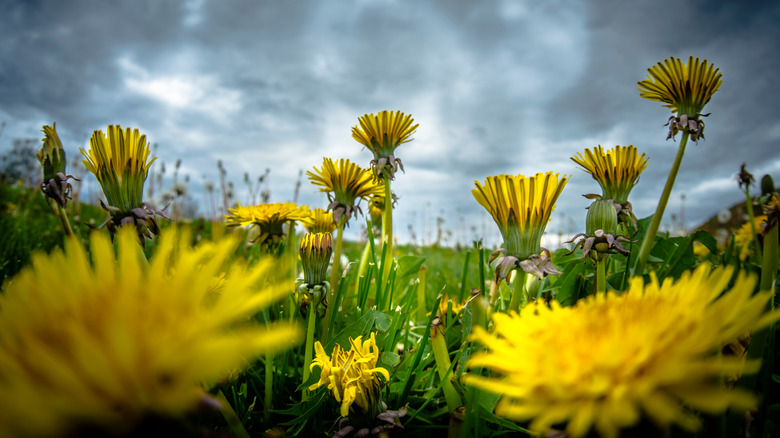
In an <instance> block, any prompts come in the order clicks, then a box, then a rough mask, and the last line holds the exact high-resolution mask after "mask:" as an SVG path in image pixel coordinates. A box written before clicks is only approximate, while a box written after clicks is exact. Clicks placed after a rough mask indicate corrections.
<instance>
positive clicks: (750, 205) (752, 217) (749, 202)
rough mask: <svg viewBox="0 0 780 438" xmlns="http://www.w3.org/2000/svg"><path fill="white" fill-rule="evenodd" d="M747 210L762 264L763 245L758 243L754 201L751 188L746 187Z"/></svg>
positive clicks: (754, 242)
mask: <svg viewBox="0 0 780 438" xmlns="http://www.w3.org/2000/svg"><path fill="white" fill-rule="evenodd" d="M745 197H746V199H745V209H746V210H747V214H748V220H749V221H750V231H752V232H753V245H754V246H755V247H756V259H757V260H758V264H762V261H761V260H762V258H763V257H762V256H761V245H760V244H759V243H758V233H757V232H756V221H755V217H756V216H755V214H754V213H753V200H752V199H750V186H749V185H746V186H745Z"/></svg>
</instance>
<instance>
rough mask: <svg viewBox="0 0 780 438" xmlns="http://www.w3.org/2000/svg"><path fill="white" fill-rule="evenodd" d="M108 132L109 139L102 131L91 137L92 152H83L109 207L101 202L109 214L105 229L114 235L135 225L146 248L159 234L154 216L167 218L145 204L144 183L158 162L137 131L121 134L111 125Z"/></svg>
mask: <svg viewBox="0 0 780 438" xmlns="http://www.w3.org/2000/svg"><path fill="white" fill-rule="evenodd" d="M107 132H108V136H106V135H105V134H103V131H94V132H93V133H92V138H90V140H89V142H90V149H89V151H85V150H84V149H80V150H81V154H82V155H83V156H84V158H86V159H85V160H82V161H83V163H84V165H85V166H86V167H87V169H88V170H89V171H90V172H92V173H93V174H94V175H95V177H96V178H97V180H98V182H99V183H100V187H102V188H103V194H104V195H105V196H106V201H107V202H108V205H106V204H104V203H103V201H102V200H101V201H100V205H101V207H103V208H104V209H105V210H107V211H108V212H109V213H110V216H109V218H108V220H106V222H105V223H104V225H107V226H108V229H109V231H111V233H112V234H114V233H116V230H117V228H118V227H120V226H122V225H133V226H134V227H135V228H136V229H137V231H138V235H139V238H140V241H141V244H143V242H144V239H143V238H144V237H147V238H151V234H155V235H157V234H160V228H159V226H158V225H157V221H156V220H155V216H157V215H159V216H162V217H165V218H168V217H167V216H165V214H164V213H163V212H162V211H159V210H156V209H155V208H154V207H153V206H152V205H151V204H149V203H148V202H143V192H144V182H145V181H146V177H147V175H148V173H149V167H150V166H151V165H152V163H153V162H154V160H156V158H152V159H151V160H149V154H150V153H151V151H150V150H149V144H148V143H147V142H146V135H140V134H139V132H138V130H137V129H133V130H131V129H130V128H127V129H125V130H124V131H122V127H121V126H119V125H109V126H108V128H107ZM168 219H170V218H168ZM101 226H102V225H101Z"/></svg>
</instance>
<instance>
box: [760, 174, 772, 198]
mask: <svg viewBox="0 0 780 438" xmlns="http://www.w3.org/2000/svg"><path fill="white" fill-rule="evenodd" d="M774 191H775V182H774V180H772V175H764V176H763V178H761V194H762V195H769V194H771V193H773V192H774Z"/></svg>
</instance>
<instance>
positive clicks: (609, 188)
mask: <svg viewBox="0 0 780 438" xmlns="http://www.w3.org/2000/svg"><path fill="white" fill-rule="evenodd" d="M571 160H572V161H574V162H575V163H577V164H579V165H580V166H581V167H582V169H583V170H584V171H586V172H588V173H590V175H591V176H592V177H593V179H595V180H596V181H597V182H598V183H599V185H600V186H601V190H602V195H601V198H602V199H611V200H612V201H614V203H615V207H616V208H617V209H618V216H619V217H621V218H623V217H629V218H631V215H632V214H633V213H632V212H631V203H630V202H628V195H629V194H630V193H631V189H633V188H634V186H635V185H636V184H637V182H639V175H641V174H642V172H643V171H644V170H645V169H646V168H647V163H648V158H646V157H645V154H644V153H642V155H639V152H638V151H637V148H635V147H634V146H615V147H614V148H612V149H609V150H606V151H605V150H604V148H602V147H601V145H599V146H598V147H597V148H593V149H585V154H584V155H583V154H582V153H580V152H578V153H577V155H575V156H573V157H571ZM635 221H636V219H634V222H635Z"/></svg>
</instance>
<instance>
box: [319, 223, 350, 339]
mask: <svg viewBox="0 0 780 438" xmlns="http://www.w3.org/2000/svg"><path fill="white" fill-rule="evenodd" d="M345 222H346V218H345V217H344V215H342V216H341V217H340V218H339V224H338V228H337V229H336V248H335V249H334V250H333V269H331V271H330V290H329V291H328V308H327V310H325V318H324V319H323V320H322V323H323V326H322V340H323V342H325V339H327V338H328V321H330V314H331V312H332V309H333V308H334V307H335V306H337V305H338V303H336V302H335V297H334V295H335V293H336V292H335V291H337V290H338V289H339V283H338V282H339V271H341V242H342V239H343V237H344V223H345Z"/></svg>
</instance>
